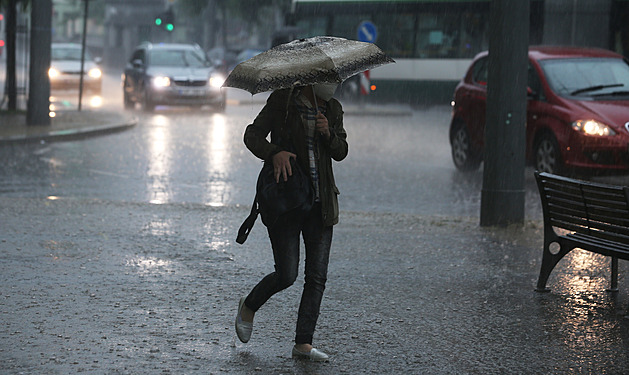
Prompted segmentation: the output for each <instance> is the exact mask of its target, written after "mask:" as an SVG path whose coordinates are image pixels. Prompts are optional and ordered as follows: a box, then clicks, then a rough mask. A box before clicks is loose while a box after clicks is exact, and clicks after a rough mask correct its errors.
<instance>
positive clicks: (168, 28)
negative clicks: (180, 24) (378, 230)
mask: <svg viewBox="0 0 629 375" xmlns="http://www.w3.org/2000/svg"><path fill="white" fill-rule="evenodd" d="M174 29H175V26H174V25H173V24H172V23H169V24H167V25H166V30H168V31H173V30H174Z"/></svg>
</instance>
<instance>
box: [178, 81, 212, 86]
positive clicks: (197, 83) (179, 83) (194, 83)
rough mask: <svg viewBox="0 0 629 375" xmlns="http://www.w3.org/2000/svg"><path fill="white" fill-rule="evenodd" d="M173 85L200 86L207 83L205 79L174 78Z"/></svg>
mask: <svg viewBox="0 0 629 375" xmlns="http://www.w3.org/2000/svg"><path fill="white" fill-rule="evenodd" d="M175 85H177V86H184V87H201V86H205V85H207V81H177V80H175Z"/></svg>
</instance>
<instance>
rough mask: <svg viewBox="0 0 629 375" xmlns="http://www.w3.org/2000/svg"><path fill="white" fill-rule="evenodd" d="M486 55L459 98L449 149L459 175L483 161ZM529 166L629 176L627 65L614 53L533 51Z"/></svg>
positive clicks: (474, 66) (559, 49)
mask: <svg viewBox="0 0 629 375" xmlns="http://www.w3.org/2000/svg"><path fill="white" fill-rule="evenodd" d="M487 67H488V54H487V52H482V53H480V54H478V55H477V56H476V57H475V58H474V61H473V62H472V65H471V66H470V68H469V70H468V72H467V74H466V75H465V77H464V78H463V80H462V81H461V82H460V83H459V84H458V85H457V87H456V90H455V93H454V101H453V103H452V105H453V111H452V122H451V124H450V145H451V147H452V159H453V161H454V164H455V165H456V167H457V168H458V169H459V170H464V171H470V170H476V169H478V167H479V166H480V163H481V162H482V160H483V143H484V130H485V107H486V99H487V95H486V94H487ZM526 159H527V161H528V162H529V163H530V164H532V165H533V167H534V168H535V169H536V170H539V171H543V172H550V173H562V172H565V171H566V170H568V169H571V170H574V169H590V170H592V169H605V170H629V62H628V61H627V60H626V59H624V58H623V57H622V56H621V55H619V54H616V53H614V52H611V51H607V50H602V49H592V48H576V47H531V48H530V49H529V66H528V105H527V119H526Z"/></svg>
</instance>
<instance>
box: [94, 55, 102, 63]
mask: <svg viewBox="0 0 629 375" xmlns="http://www.w3.org/2000/svg"><path fill="white" fill-rule="evenodd" d="M94 62H95V63H96V64H100V63H102V62H103V58H102V57H94Z"/></svg>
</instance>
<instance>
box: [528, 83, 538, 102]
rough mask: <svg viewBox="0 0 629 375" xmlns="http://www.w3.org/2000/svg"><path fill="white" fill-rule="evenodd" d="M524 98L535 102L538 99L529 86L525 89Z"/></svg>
mask: <svg viewBox="0 0 629 375" xmlns="http://www.w3.org/2000/svg"><path fill="white" fill-rule="evenodd" d="M526 98H527V99H534V100H537V99H539V94H538V93H537V92H536V91H534V90H533V89H532V88H531V87H530V86H527V87H526Z"/></svg>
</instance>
